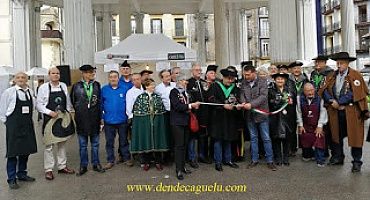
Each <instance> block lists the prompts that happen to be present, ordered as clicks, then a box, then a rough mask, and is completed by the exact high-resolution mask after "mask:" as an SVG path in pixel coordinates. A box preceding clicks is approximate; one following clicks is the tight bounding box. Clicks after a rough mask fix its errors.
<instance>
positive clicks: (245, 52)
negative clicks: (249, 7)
mask: <svg viewBox="0 0 370 200" xmlns="http://www.w3.org/2000/svg"><path fill="white" fill-rule="evenodd" d="M240 37H241V45H240V48H241V52H240V53H241V54H240V59H241V60H243V61H245V60H249V41H248V20H247V13H246V10H241V35H240ZM239 64H240V63H239Z"/></svg>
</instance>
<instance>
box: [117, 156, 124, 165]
mask: <svg viewBox="0 0 370 200" xmlns="http://www.w3.org/2000/svg"><path fill="white" fill-rule="evenodd" d="M123 162H124V160H123V157H122V156H118V157H117V159H116V163H117V164H120V163H123Z"/></svg>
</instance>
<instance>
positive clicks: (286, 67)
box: [276, 65, 289, 69]
mask: <svg viewBox="0 0 370 200" xmlns="http://www.w3.org/2000/svg"><path fill="white" fill-rule="evenodd" d="M276 68H278V69H282V68H284V69H289V67H288V66H286V65H278V66H276Z"/></svg>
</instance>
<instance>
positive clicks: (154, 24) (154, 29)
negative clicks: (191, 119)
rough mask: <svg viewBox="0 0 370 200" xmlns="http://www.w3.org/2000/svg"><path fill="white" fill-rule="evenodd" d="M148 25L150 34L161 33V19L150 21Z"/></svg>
mask: <svg viewBox="0 0 370 200" xmlns="http://www.w3.org/2000/svg"><path fill="white" fill-rule="evenodd" d="M150 25H151V33H162V19H152V20H151V21H150Z"/></svg>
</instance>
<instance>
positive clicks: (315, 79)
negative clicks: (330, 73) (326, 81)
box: [313, 74, 324, 87]
mask: <svg viewBox="0 0 370 200" xmlns="http://www.w3.org/2000/svg"><path fill="white" fill-rule="evenodd" d="M323 78H324V76H323V75H317V74H316V75H315V76H314V77H313V82H314V84H315V87H319V84H320V83H321V81H322V79H323Z"/></svg>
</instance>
